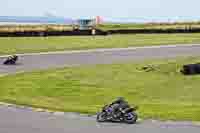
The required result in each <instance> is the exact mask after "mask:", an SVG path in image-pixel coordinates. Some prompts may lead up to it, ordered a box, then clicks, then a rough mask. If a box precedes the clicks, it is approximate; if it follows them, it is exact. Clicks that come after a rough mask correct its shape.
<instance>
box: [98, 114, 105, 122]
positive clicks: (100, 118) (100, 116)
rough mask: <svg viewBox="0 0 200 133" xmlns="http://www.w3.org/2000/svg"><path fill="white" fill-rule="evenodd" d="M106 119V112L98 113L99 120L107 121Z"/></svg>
mask: <svg viewBox="0 0 200 133" xmlns="http://www.w3.org/2000/svg"><path fill="white" fill-rule="evenodd" d="M105 121H106V113H105V112H101V113H98V114H97V122H105Z"/></svg>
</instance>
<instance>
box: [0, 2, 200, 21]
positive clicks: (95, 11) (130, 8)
mask: <svg viewBox="0 0 200 133" xmlns="http://www.w3.org/2000/svg"><path fill="white" fill-rule="evenodd" d="M199 5H200V1H199V0H1V4H0V16H44V15H49V14H51V15H55V16H61V17H66V18H74V19H76V18H91V17H95V16H102V18H103V19H104V20H109V21H112V20H113V21H162V20H165V21H170V20H200V7H199Z"/></svg>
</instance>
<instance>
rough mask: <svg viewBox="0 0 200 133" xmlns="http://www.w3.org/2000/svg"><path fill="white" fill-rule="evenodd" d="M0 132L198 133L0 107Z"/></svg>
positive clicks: (191, 128)
mask: <svg viewBox="0 0 200 133" xmlns="http://www.w3.org/2000/svg"><path fill="white" fill-rule="evenodd" d="M0 118H1V119H0V132H1V133H102V132H105V133H107V132H110V133H122V132H124V133H133V132H134V133H161V132H162V133H188V132H190V133H199V131H200V126H198V125H197V124H192V123H191V122H169V121H168V122H159V121H152V120H146V121H142V122H139V123H137V124H133V125H128V124H119V123H97V122H96V121H95V116H93V117H87V116H79V115H75V114H72V113H71V114H70V113H66V114H59V113H57V114H50V113H46V112H33V111H31V110H30V109H24V108H18V109H17V108H13V107H4V106H0Z"/></svg>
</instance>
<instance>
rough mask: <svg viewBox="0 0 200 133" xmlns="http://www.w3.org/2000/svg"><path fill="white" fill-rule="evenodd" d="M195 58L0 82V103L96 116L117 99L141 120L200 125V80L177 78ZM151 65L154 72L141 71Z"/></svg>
mask: <svg viewBox="0 0 200 133" xmlns="http://www.w3.org/2000/svg"><path fill="white" fill-rule="evenodd" d="M198 61H199V60H198V58H196V57H195V58H194V57H190V58H183V59H170V60H159V61H146V62H142V63H137V64H135V63H127V64H112V65H95V66H84V67H74V68H64V69H58V70H48V71H39V72H32V73H21V74H16V75H8V76H5V77H0V84H1V87H0V100H1V101H3V102H10V103H16V104H21V105H29V106H34V107H42V108H47V109H53V110H59V111H67V112H68V111H69V112H81V113H95V112H97V111H98V110H100V109H101V107H102V106H103V105H104V104H107V103H109V102H110V101H112V100H113V99H115V98H116V97H118V96H123V97H125V98H126V99H127V100H128V101H129V103H130V104H131V105H135V104H136V105H138V106H139V110H138V112H139V114H140V117H142V118H153V119H160V120H164V119H171V120H194V121H200V97H199V93H200V89H199V82H200V76H198V75H196V76H183V75H181V74H180V73H179V70H180V68H181V66H182V65H183V64H185V63H191V62H198ZM149 64H151V65H153V66H154V68H155V70H153V71H150V72H145V71H143V70H142V69H141V68H142V67H143V66H146V65H149Z"/></svg>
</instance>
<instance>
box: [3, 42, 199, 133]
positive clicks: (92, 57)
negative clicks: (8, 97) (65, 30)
mask: <svg viewBox="0 0 200 133" xmlns="http://www.w3.org/2000/svg"><path fill="white" fill-rule="evenodd" d="M177 56H200V45H191V46H182V45H180V46H168V47H152V48H137V49H135V48H129V49H114V50H100V51H99V50H92V51H84V52H81V51H79V52H66V53H65V52H62V53H50V54H28V55H20V60H19V62H18V64H17V65H16V66H4V65H0V74H13V73H16V72H21V71H33V70H38V69H48V68H61V67H65V66H77V65H92V64H111V63H123V62H130V61H139V60H144V59H160V58H173V57H177ZM3 60H5V57H0V64H2V62H3ZM102 132H111V133H121V132H125V133H133V132H137V133H161V132H162V133H188V132H190V133H199V132H200V125H199V124H194V123H192V122H172V121H168V122H160V121H152V120H145V121H141V122H139V123H137V124H133V125H127V124H119V123H97V122H96V119H95V116H92V117H88V116H83V115H81V116H80V115H76V114H73V113H64V114H59V113H58V114H52V113H47V112H34V111H33V110H31V109H29V108H16V107H7V106H0V133H102Z"/></svg>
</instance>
